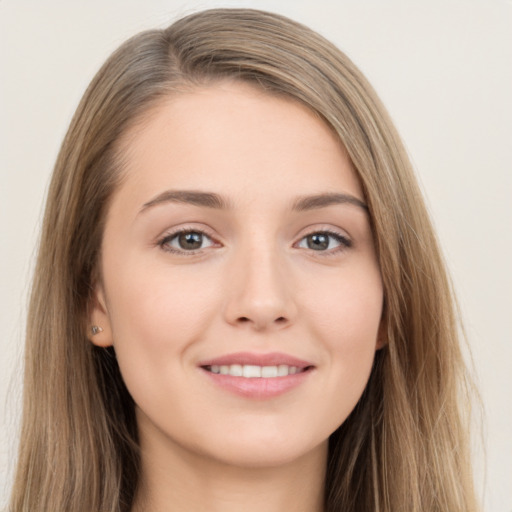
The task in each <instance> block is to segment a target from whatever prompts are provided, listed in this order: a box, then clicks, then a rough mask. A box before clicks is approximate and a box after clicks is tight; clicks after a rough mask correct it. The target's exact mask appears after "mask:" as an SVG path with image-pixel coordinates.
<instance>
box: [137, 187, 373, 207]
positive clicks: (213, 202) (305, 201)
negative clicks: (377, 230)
mask: <svg viewBox="0 0 512 512" xmlns="http://www.w3.org/2000/svg"><path fill="white" fill-rule="evenodd" d="M164 203H182V204H183V203H184V204H192V205H194V206H203V207H206V208H213V209H219V210H229V209H232V208H233V204H232V203H231V201H229V200H227V199H226V198H224V197H222V196H220V195H219V194H215V193H214V192H199V191H196V190H166V191H165V192H162V193H161V194H159V195H157V196H156V197H154V198H153V199H151V200H150V201H148V202H147V203H144V205H143V206H142V208H141V211H140V213H142V212H143V211H145V210H147V209H148V208H151V207H152V206H156V205H160V204H164ZM335 204H350V205H353V206H357V207H359V208H362V209H363V210H364V211H365V212H367V211H368V206H367V205H366V204H365V203H364V202H363V201H361V200H360V199H358V198H357V197H355V196H352V195H350V194H342V193H322V194H314V195H308V196H301V197H298V198H297V199H296V200H295V201H294V202H293V203H292V208H291V209H292V211H296V212H304V211H309V210H316V209H319V208H325V207H327V206H332V205H335Z"/></svg>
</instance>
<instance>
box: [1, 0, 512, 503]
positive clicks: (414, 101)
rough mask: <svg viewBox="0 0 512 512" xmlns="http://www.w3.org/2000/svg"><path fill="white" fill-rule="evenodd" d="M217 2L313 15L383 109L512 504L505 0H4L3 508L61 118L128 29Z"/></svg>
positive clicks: (511, 91)
mask: <svg viewBox="0 0 512 512" xmlns="http://www.w3.org/2000/svg"><path fill="white" fill-rule="evenodd" d="M214 6H244V7H256V8H261V9H266V10H271V11H276V12H280V13H282V14H285V15H288V16H290V17H292V18H294V19H296V20H298V21H301V22H303V23H305V24H307V25H309V26H310V27H312V28H314V29H316V30H317V31H319V32H320V33H322V34H323V35H325V36H326V37H328V38H329V39H331V40H332V41H333V42H335V43H336V44H337V45H338V46H339V47H340V48H341V49H342V50H344V51H345V52H346V53H347V54H348V55H349V56H350V57H351V58H352V59H353V60H354V61H355V63H356V64H357V65H358V66H359V67H360V68H361V69H362V70H363V72H364V73H365V74H366V75H367V77H368V78H369V79H370V81H371V82H372V84H373V85H374V87H375V88H376V90H377V92H378V94H379V95H380V96H381V98H382V99H383V101H384V103H385V105H386V106H387V108H388V109H389V111H390V113H391V116H392V117H393V119H394V121H395V123H396V124H397V126H398V129H399V131H400V133H401V134H402V137H403V138H404V140H405V144H406V147H407V149H408V151H409V154H410V156H411V159H412V161H413V163H414V166H415V169H416V170H417V173H418V177H419V179H420V182H421V184H422V188H423V190H424V192H425V195H426V198H427V203H428V205H429V209H430V210H431V213H432V216H433V219H434V222H435V225H436V227H437V230H438V233H439V237H440V239H441V243H442V246H443V248H444V251H445V256H446V260H447V262H448V265H449V268H450V271H451V274H452V277H453V280H454V283H455V287H456V290H457V292H458V296H459V299H460V304H461V310H462V315H463V318H464V321H465V325H466V329H467V336H468V340H469V345H470V347H471V350H472V353H473V359H474V361H475V368H476V370H475V374H476V375H475V377H476V378H477V381H478V384H479V387H480V391H481V394H482V398H483V403H484V406H485V415H486V416H485V423H484V431H483V436H484V439H485V447H486V452H487V453H486V455H484V453H483V452H482V451H481V450H478V449H476V450H475V456H476V461H477V464H476V478H477V486H478V491H479V493H480V495H482V496H483V499H484V501H485V510H486V511H489V512H512V435H511V433H512V396H511V395H512V392H511V391H512V377H511V374H512V334H511V333H512V256H511V255H512V208H511V203H512V178H511V176H512V172H511V171H512V169H511V162H512V121H511V120H512V100H511V95H512V1H510V0H428V1H427V0H423V1H414V0H402V1H400V0H373V1H372V0H336V1H335V0H333V1H327V0H314V1H313V0H305V1H300V0H274V1H266V0H260V1H241V0H239V1H228V2H217V1H201V2H199V1H188V2H187V1H183V0H182V1H177V0H176V1H172V0H144V1H142V0H139V1H135V0H101V1H100V0H88V1H87V2H85V1H81V2H80V1H72V2H70V1H65V0H62V1H60V2H59V1H56V0H32V1H30V0H0V172H1V175H0V243H1V251H0V284H1V291H0V327H1V329H0V507H1V505H3V504H4V503H6V501H7V496H8V488H9V482H10V479H11V474H12V469H13V466H14V460H15V445H16V437H17V424H18V421H19V413H20V404H21V387H22V386H21V370H22V353H23V330H24V325H25V313H26V299H27V295H28V290H29V283H30V275H31V269H32V265H33V260H34V253H35V246H36V243H37V240H38V230H39V223H40V220H41V212H42V207H43V203H44V196H45V191H46V188H47V185H48V181H49V177H50V173H51V170H52V166H53V163H54V161H55V158H56V155H57V151H58V148H59V145H60V142H61V140H62V138H63V136H64V134H65V131H66V129H67V125H68V123H69V121H70V118H71V116H72V114H73V111H74V109H75V108H76V106H77V103H78V101H79V99H80V97H81V95H82V93H83V91H84V89H85V87H86V86H87V84H88V82H89V81H90V80H91V78H92V76H93V74H94V73H95V72H96V70H97V69H98V68H99V66H100V65H101V64H102V62H103V61H104V60H105V59H106V57H107V56H108V55H109V54H110V53H111V52H112V51H113V50H114V49H115V48H116V47H117V46H118V45H119V44H120V43H122V42H123V40H125V39H126V38H127V37H128V36H130V35H132V34H134V33H136V32H138V31H140V30H143V29H147V28H154V27H163V26H166V25H168V24H169V23H170V22H171V21H172V20H174V19H176V18H177V17H180V16H182V15H184V14H188V13H190V12H193V11H195V10H198V9H202V8H207V7H214ZM485 467H487V473H486V474H487V477H486V479H484V468H485Z"/></svg>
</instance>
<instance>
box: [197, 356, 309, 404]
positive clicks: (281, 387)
mask: <svg viewBox="0 0 512 512" xmlns="http://www.w3.org/2000/svg"><path fill="white" fill-rule="evenodd" d="M199 368H200V369H201V370H202V372H203V374H204V375H205V376H207V377H209V380H210V382H211V383H213V384H214V385H215V387H217V388H218V389H219V388H220V389H221V390H223V391H227V392H228V393H230V394H235V395H238V396H242V397H244V398H249V399H253V400H254V399H255V400H267V399H271V398H275V397H277V396H279V395H282V394H285V393H288V392H290V391H292V390H293V389H295V388H297V387H300V386H302V385H303V384H304V383H305V382H306V381H308V380H309V379H310V378H311V376H312V375H313V374H314V373H316V372H315V371H314V370H315V369H316V367H315V365H313V364H312V363H311V362H308V361H305V360H302V359H298V358H296V357H294V356H291V355H289V354H283V353H276V352H274V353H267V354H255V353H248V352H239V353H236V354H227V355H224V356H220V357H217V358H215V359H210V360H207V361H201V363H200V364H199Z"/></svg>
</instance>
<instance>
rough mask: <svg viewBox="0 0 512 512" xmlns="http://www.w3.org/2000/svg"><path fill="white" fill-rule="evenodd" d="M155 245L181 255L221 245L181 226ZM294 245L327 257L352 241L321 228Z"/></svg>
mask: <svg viewBox="0 0 512 512" xmlns="http://www.w3.org/2000/svg"><path fill="white" fill-rule="evenodd" d="M157 245H158V246H160V247H161V249H162V250H164V251H166V252H170V253H173V254H178V255H182V256H193V255H195V254H198V253H201V252H202V251H204V250H205V249H208V248H210V247H216V246H217V247H221V244H220V243H218V242H217V241H215V239H214V238H213V236H211V235H210V234H209V233H207V232H206V231H204V230H202V229H197V228H181V229H179V230H176V231H173V232H172V233H168V234H166V235H165V236H164V237H163V238H161V239H160V240H159V241H158V242H157ZM294 247H297V248H300V249H305V250H308V251H311V252H312V253H316V255H318V256H322V257H328V256H334V255H337V254H339V253H341V252H343V251H346V250H347V249H349V248H351V247H352V241H351V240H350V239H349V238H348V237H347V236H345V235H342V234H341V233H338V232H336V231H332V230H328V229H321V230H317V231H312V232H311V233H308V234H306V235H304V236H303V237H302V238H301V239H300V240H299V241H298V242H297V243H295V244H294Z"/></svg>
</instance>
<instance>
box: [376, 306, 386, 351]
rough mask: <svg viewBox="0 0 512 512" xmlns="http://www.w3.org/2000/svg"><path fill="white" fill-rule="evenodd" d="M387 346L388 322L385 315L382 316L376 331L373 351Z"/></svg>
mask: <svg viewBox="0 0 512 512" xmlns="http://www.w3.org/2000/svg"><path fill="white" fill-rule="evenodd" d="M387 344H388V321H387V315H386V314H383V315H382V318H381V321H380V325H379V330H378V331H377V343H376V344H375V350H380V349H381V348H384V347H385V346H386V345H387Z"/></svg>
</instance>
